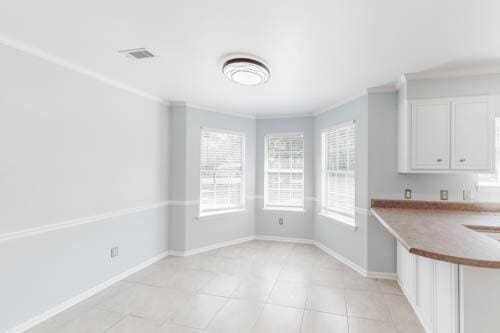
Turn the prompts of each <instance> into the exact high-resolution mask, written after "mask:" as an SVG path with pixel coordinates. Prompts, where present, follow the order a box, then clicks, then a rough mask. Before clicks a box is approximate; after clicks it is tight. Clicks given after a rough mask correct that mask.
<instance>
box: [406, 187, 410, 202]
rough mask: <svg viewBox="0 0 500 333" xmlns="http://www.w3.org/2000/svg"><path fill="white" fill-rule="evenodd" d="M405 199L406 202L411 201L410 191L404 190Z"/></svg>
mask: <svg viewBox="0 0 500 333" xmlns="http://www.w3.org/2000/svg"><path fill="white" fill-rule="evenodd" d="M405 199H406V200H410V199H411V190H410V189H406V190H405Z"/></svg>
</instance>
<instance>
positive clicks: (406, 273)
mask: <svg viewBox="0 0 500 333" xmlns="http://www.w3.org/2000/svg"><path fill="white" fill-rule="evenodd" d="M415 261H416V257H415V255H413V254H411V253H410V252H408V250H407V249H406V248H405V247H404V246H403V245H402V244H401V243H400V242H398V244H397V272H398V280H399V284H400V285H401V289H403V291H404V293H405V295H406V297H408V300H409V301H410V302H412V303H414V302H415V299H416V289H417V288H416V276H415V275H416V267H415V266H416V264H415Z"/></svg>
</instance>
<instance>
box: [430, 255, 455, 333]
mask: <svg viewBox="0 0 500 333" xmlns="http://www.w3.org/2000/svg"><path fill="white" fill-rule="evenodd" d="M431 261H432V262H433V266H434V285H433V288H434V330H433V331H432V332H434V333H458V332H459V303H458V298H459V294H458V292H457V291H458V265H455V264H450V263H448V262H444V261H438V260H431Z"/></svg>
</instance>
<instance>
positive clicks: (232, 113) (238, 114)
mask: <svg viewBox="0 0 500 333" xmlns="http://www.w3.org/2000/svg"><path fill="white" fill-rule="evenodd" d="M184 104H185V106H186V107H187V108H192V109H197V110H200V111H208V112H215V113H220V114H224V115H228V116H234V117H239V118H246V119H253V120H255V115H253V114H246V113H241V112H236V111H227V110H215V109H213V108H210V107H207V106H203V105H199V104H194V103H190V102H184ZM178 105H180V103H178Z"/></svg>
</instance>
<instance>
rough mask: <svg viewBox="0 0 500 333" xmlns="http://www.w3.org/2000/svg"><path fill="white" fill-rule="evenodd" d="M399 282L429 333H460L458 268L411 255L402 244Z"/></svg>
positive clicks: (398, 251)
mask: <svg viewBox="0 0 500 333" xmlns="http://www.w3.org/2000/svg"><path fill="white" fill-rule="evenodd" d="M397 266H398V280H399V284H400V286H401V289H402V290H403V292H404V293H405V295H406V297H407V298H408V301H409V302H410V304H411V305H412V307H413V309H414V310H415V312H416V313H417V316H418V317H419V319H420V322H421V323H422V326H424V328H425V330H426V331H427V332H429V333H430V332H432V333H459V303H458V294H459V289H458V265H455V264H450V263H447V262H443V261H437V260H432V259H428V258H424V257H420V256H416V255H414V254H411V253H409V252H408V251H407V250H406V249H405V247H404V246H403V245H401V244H400V243H399V242H398V248H397Z"/></svg>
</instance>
